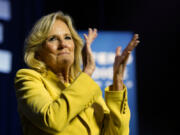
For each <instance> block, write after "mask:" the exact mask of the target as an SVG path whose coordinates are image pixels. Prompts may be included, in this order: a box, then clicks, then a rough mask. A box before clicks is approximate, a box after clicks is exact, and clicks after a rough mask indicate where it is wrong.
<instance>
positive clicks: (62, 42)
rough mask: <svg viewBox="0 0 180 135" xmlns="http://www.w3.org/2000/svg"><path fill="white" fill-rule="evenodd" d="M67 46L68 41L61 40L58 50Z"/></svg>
mask: <svg viewBox="0 0 180 135" xmlns="http://www.w3.org/2000/svg"><path fill="white" fill-rule="evenodd" d="M67 46H68V45H67V44H66V42H65V41H64V40H60V41H59V45H58V50H61V49H63V48H67Z"/></svg>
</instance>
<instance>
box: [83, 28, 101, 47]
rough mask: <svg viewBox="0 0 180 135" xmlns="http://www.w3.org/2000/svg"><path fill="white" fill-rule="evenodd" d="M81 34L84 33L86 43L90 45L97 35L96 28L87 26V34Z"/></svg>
mask: <svg viewBox="0 0 180 135" xmlns="http://www.w3.org/2000/svg"><path fill="white" fill-rule="evenodd" d="M83 35H84V38H85V41H86V44H87V45H90V44H91V43H92V42H93V41H94V39H95V38H96V37H97V35H98V34H97V29H96V28H94V29H92V28H89V29H88V35H87V34H83Z"/></svg>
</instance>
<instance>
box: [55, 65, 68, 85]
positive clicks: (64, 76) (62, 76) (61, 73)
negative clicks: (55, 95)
mask: <svg viewBox="0 0 180 135" xmlns="http://www.w3.org/2000/svg"><path fill="white" fill-rule="evenodd" d="M69 71H70V68H67V67H66V68H62V69H59V70H56V72H55V74H56V76H57V77H58V78H59V80H60V81H61V82H62V83H69Z"/></svg>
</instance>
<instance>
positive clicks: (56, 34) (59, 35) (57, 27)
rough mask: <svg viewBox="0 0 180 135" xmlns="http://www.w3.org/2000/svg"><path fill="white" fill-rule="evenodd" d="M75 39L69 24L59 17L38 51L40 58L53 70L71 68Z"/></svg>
mask: <svg viewBox="0 0 180 135" xmlns="http://www.w3.org/2000/svg"><path fill="white" fill-rule="evenodd" d="M74 48H75V45H74V41H73V39H72V36H71V32H70V30H69V28H68V26H67V25H66V24H65V23H64V22H63V21H62V20H60V19H57V20H56V21H55V22H54V24H53V25H52V28H51V30H50V32H49V34H48V37H47V40H46V41H45V43H44V44H43V45H42V48H41V49H40V50H39V51H38V58H39V59H40V60H42V61H43V62H44V63H45V64H46V65H47V67H49V68H50V69H51V70H53V71H55V72H56V71H58V70H59V69H61V68H69V67H70V66H71V65H72V64H73V62H74Z"/></svg>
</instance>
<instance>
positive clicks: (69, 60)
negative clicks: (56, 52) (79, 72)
mask: <svg viewBox="0 0 180 135" xmlns="http://www.w3.org/2000/svg"><path fill="white" fill-rule="evenodd" d="M73 62H74V59H73V58H67V57H66V58H61V59H59V60H58V65H67V66H69V65H72V64H73Z"/></svg>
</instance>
